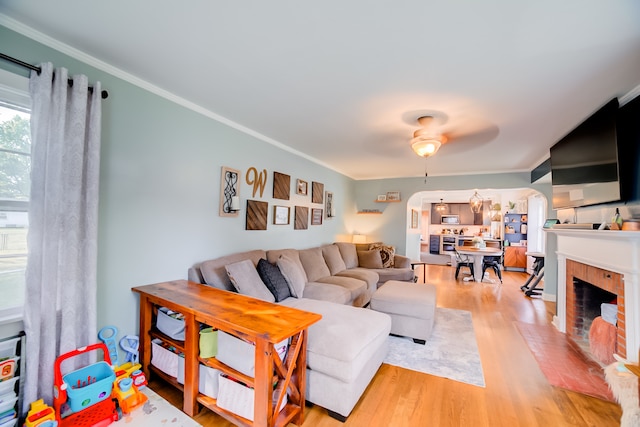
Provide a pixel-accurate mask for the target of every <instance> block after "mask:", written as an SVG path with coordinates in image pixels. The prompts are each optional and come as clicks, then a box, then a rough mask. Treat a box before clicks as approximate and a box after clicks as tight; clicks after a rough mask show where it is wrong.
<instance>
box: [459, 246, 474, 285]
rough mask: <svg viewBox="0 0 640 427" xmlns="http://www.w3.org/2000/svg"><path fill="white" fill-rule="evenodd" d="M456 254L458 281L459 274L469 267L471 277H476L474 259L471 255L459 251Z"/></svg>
mask: <svg viewBox="0 0 640 427" xmlns="http://www.w3.org/2000/svg"><path fill="white" fill-rule="evenodd" d="M455 254H456V274H455V278H456V280H457V279H458V274H459V273H460V269H461V268H462V267H467V268H468V269H469V271H470V273H471V277H474V275H473V273H474V272H473V258H472V257H471V256H469V255H464V254H461V253H460V252H458V251H457V250H456V251H455Z"/></svg>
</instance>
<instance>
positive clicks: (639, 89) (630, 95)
mask: <svg viewBox="0 0 640 427" xmlns="http://www.w3.org/2000/svg"><path fill="white" fill-rule="evenodd" d="M638 95H640V85H638V86H636V87H634V88H633V89H631V90H630V91H629V92H627V93H626V94H624V95H622V96H621V97H620V98H619V99H618V102H619V103H620V106H621V107H622V106H623V105H625V104H626V103H627V102H629V101H631V100H633V99H635V98H636V97H637V96H638Z"/></svg>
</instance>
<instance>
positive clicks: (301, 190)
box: [296, 179, 309, 196]
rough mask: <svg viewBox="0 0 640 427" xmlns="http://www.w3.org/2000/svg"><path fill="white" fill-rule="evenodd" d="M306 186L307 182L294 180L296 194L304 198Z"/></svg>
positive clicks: (306, 191)
mask: <svg viewBox="0 0 640 427" xmlns="http://www.w3.org/2000/svg"><path fill="white" fill-rule="evenodd" d="M308 186H309V184H307V181H303V180H301V179H298V180H296V194H299V195H301V196H306V195H307V194H308V188H307V187H308Z"/></svg>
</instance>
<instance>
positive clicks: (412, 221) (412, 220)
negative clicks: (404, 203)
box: [411, 209, 418, 228]
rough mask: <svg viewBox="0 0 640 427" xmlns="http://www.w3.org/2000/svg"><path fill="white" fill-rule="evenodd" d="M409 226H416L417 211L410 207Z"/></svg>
mask: <svg viewBox="0 0 640 427" xmlns="http://www.w3.org/2000/svg"><path fill="white" fill-rule="evenodd" d="M411 228H418V211H417V210H415V209H411Z"/></svg>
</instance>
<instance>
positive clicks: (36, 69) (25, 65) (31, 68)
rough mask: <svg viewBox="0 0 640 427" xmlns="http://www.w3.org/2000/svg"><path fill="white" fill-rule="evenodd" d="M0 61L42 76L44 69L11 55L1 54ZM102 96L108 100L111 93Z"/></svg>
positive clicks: (71, 82) (103, 93)
mask: <svg viewBox="0 0 640 427" xmlns="http://www.w3.org/2000/svg"><path fill="white" fill-rule="evenodd" d="M0 59H4V60H5V61H9V62H12V63H14V64H16V65H19V66H21V67H23V68H27V69H29V70H32V71H35V72H37V73H38V74H40V72H41V71H42V69H41V68H40V67H36V66H35V65H31V64H28V63H26V62H24V61H20V60H19V59H16V58H12V57H11V56H9V55H5V54H4V53H2V52H0ZM68 82H69V86H73V80H72V79H69V80H68ZM89 92H91V93H93V86H89ZM100 96H101V97H102V99H107V98H108V97H109V92H107V91H106V90H103V91H102V93H101V94H100Z"/></svg>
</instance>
